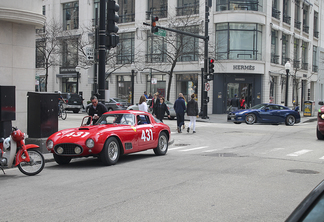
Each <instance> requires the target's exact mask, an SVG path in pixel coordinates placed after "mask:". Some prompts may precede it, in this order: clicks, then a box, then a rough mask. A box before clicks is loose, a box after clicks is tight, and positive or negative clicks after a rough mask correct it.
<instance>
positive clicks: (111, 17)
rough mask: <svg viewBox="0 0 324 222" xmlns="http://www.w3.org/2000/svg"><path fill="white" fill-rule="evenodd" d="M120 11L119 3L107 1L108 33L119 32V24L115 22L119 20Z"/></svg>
mask: <svg viewBox="0 0 324 222" xmlns="http://www.w3.org/2000/svg"><path fill="white" fill-rule="evenodd" d="M118 11H119V5H118V4H117V3H116V2H115V1H111V0H108V2H107V29H106V32H107V35H108V34H110V33H117V32H118V26H117V25H116V24H115V23H116V22H118V21H119V16H118V15H116V12H118Z"/></svg>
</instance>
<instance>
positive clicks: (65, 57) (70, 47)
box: [62, 39, 78, 67]
mask: <svg viewBox="0 0 324 222" xmlns="http://www.w3.org/2000/svg"><path fill="white" fill-rule="evenodd" d="M77 65H78V39H64V40H62V67H76V66H77Z"/></svg>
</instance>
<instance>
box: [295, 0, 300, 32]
mask: <svg viewBox="0 0 324 222" xmlns="http://www.w3.org/2000/svg"><path fill="white" fill-rule="evenodd" d="M300 24H301V22H300V0H295V28H297V29H299V30H300Z"/></svg>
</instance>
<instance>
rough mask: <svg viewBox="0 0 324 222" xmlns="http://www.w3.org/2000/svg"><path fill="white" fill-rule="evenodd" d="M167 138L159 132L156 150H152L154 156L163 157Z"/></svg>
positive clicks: (167, 145)
mask: <svg viewBox="0 0 324 222" xmlns="http://www.w3.org/2000/svg"><path fill="white" fill-rule="evenodd" d="M168 142H169V137H168V136H167V134H166V133H165V132H161V133H160V135H159V141H158V145H157V147H156V148H154V149H153V151H154V153H155V155H158V156H160V155H165V154H166V153H167V151H168V147H169V143H168Z"/></svg>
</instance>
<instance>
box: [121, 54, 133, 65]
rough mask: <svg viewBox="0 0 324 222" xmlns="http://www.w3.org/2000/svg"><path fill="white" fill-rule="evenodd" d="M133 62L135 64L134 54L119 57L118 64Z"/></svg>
mask: <svg viewBox="0 0 324 222" xmlns="http://www.w3.org/2000/svg"><path fill="white" fill-rule="evenodd" d="M132 62H134V54H128V55H118V56H117V64H131V63H132Z"/></svg>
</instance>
